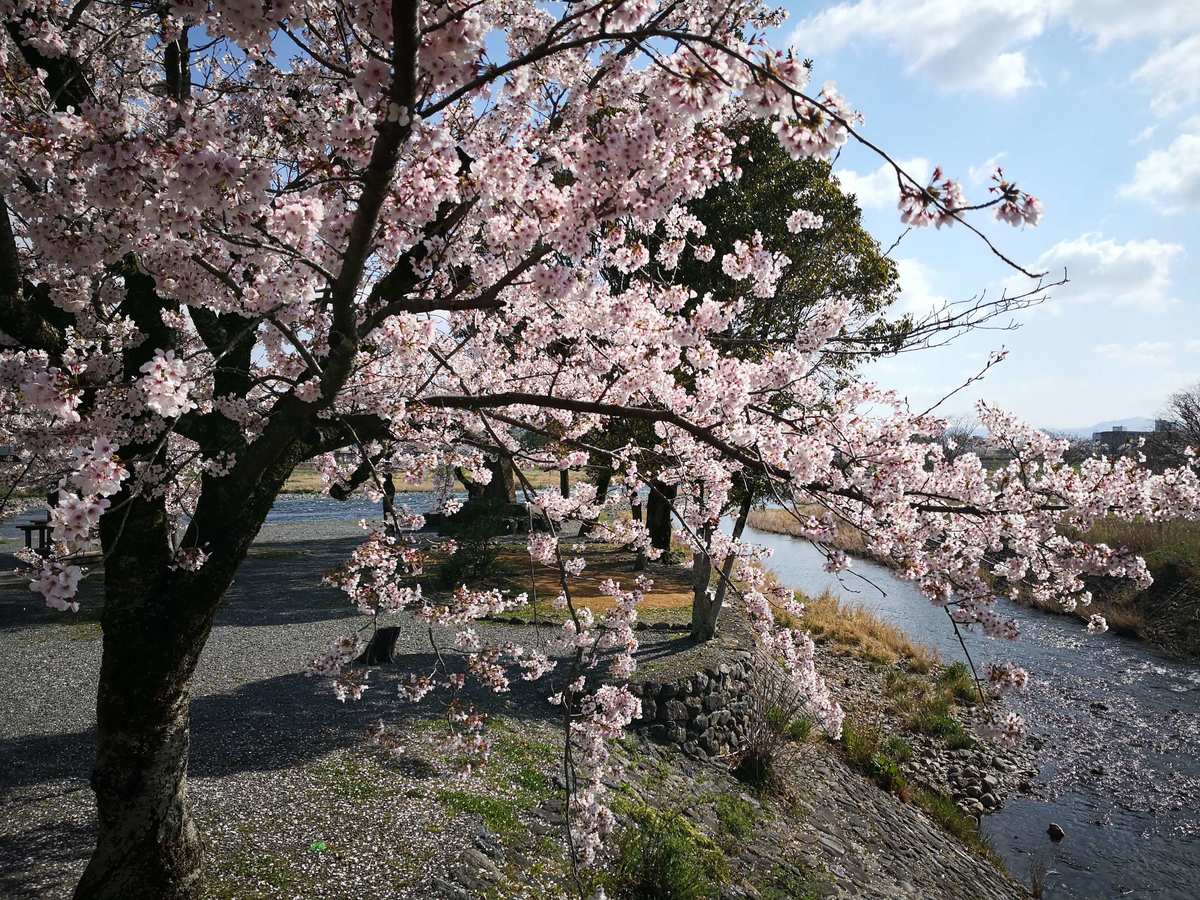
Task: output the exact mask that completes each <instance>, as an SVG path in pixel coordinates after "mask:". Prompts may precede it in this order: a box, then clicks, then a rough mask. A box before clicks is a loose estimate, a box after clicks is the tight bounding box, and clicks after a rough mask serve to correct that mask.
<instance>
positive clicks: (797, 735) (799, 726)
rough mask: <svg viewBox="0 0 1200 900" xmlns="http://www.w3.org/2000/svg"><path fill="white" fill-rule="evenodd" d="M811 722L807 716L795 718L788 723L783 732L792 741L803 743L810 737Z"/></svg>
mask: <svg viewBox="0 0 1200 900" xmlns="http://www.w3.org/2000/svg"><path fill="white" fill-rule="evenodd" d="M812 730H813V720H812V719H810V718H809V717H808V716H797V717H796V718H794V719H792V721H791V722H789V723H788V727H787V730H786V731H785V732H784V733H785V734H786V735H787V736H788V737H789V738H791V739H792V740H793V741H798V742H800V743H804V742H805V741H807V740H808V739H809V737H810V736H811V735H812Z"/></svg>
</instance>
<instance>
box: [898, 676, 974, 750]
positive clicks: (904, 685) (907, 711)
mask: <svg viewBox="0 0 1200 900" xmlns="http://www.w3.org/2000/svg"><path fill="white" fill-rule="evenodd" d="M884 694H885V695H886V696H887V698H888V699H889V700H890V701H891V709H892V712H894V713H896V714H897V715H898V716H900V717H901V718H902V719H904V722H905V727H907V728H908V729H909V731H912V732H915V733H916V734H927V735H931V736H934V737H940V738H942V740H943V741H944V742H945V743H946V745H947V746H948V747H950V749H952V750H957V749H960V748H963V747H973V746H974V745H975V740H974V738H972V737H971V735H970V734H968V733H967V731H966V730H965V729H964V728H963V727H962V725H961V724H959V722H958V720H957V719H955V718H954V716H953V714H952V712H951V711H952V709H953V706H954V702H955V701H956V700H959V699H962V698H964V697H967V698H970V699H969V701H968V702H974V701H975V700H977V699H978V693H977V692H976V690H975V681H974V679H973V678H972V677H971V673H970V671H969V670H968V669H967V667H966V666H964V665H962V664H961V663H954V664H952V665H949V666H947V667H946V668H945V669H943V670H942V671H941V672H940V673H939V674H938V676H937V677H936V678H934V679H933V680H932V681H931V680H930V679H927V678H921V677H916V676H913V675H907V674H905V673H903V672H889V673H888V675H887V677H886V678H885V679H884Z"/></svg>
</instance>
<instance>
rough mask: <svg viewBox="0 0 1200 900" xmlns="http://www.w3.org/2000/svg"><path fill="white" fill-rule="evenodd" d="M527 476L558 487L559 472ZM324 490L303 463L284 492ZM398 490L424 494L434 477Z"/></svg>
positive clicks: (398, 486)
mask: <svg viewBox="0 0 1200 900" xmlns="http://www.w3.org/2000/svg"><path fill="white" fill-rule="evenodd" d="M525 477H526V478H528V479H529V483H530V484H532V485H533V486H534V487H535V488H537V489H538V490H546V489H549V488H557V487H558V472H546V471H543V470H541V469H533V470H530V471H528V472H526V473H525ZM578 477H579V476H578V474H577V473H572V483H574V479H576V478H578ZM323 490H324V486H323V485H322V484H321V477H320V476H319V475H318V474H317V470H316V468H315V467H314V466H313V465H311V464H310V463H301V464H300V465H298V466H296V468H295V469H294V470H293V471H292V474H291V477H290V478H288V480H287V481H286V482H285V483H284V485H283V493H285V494H319V493H322V492H323ZM396 490H397V491H399V492H401V493H412V494H424V493H428V492H430V491H432V490H433V479H432V478H424V479H422V480H420V481H402V482H398V483H397V484H396ZM520 494H521V490H520V487H518V488H517V496H518V499H519V498H520Z"/></svg>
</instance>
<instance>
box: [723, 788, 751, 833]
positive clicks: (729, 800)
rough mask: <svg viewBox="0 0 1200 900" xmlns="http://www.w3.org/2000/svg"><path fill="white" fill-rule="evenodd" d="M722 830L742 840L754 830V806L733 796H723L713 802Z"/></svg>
mask: <svg viewBox="0 0 1200 900" xmlns="http://www.w3.org/2000/svg"><path fill="white" fill-rule="evenodd" d="M713 809H714V810H715V811H716V813H717V821H719V822H720V823H721V830H722V831H724V832H725V833H726V834H727V835H729V836H730V837H731V838H736V839H738V840H741V839H742V838H744V837H746V836H747V835H749V834H750V832H751V831H753V830H754V819H755V810H754V804H752V803H750V802H749V801H747V800H744V799H742V798H741V797H736V796H734V795H733V794H721V795H720V796H718V797H717V799H716V800H715V801H714V802H713Z"/></svg>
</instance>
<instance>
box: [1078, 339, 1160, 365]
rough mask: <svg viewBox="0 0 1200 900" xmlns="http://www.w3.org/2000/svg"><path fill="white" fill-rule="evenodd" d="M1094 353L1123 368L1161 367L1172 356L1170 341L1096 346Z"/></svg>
mask: <svg viewBox="0 0 1200 900" xmlns="http://www.w3.org/2000/svg"><path fill="white" fill-rule="evenodd" d="M1093 349H1094V350H1095V352H1096V353H1098V354H1100V355H1101V356H1103V357H1104V358H1105V359H1107V360H1109V361H1111V362H1115V363H1120V364H1121V365H1125V366H1161V365H1162V364H1163V362H1164V361H1165V360H1167V359H1168V358H1170V357H1172V356H1173V354H1174V349H1175V348H1174V345H1173V344H1172V343H1171V342H1170V341H1138V342H1137V343H1136V344H1097V345H1096V346H1095V347H1094V348H1093Z"/></svg>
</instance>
